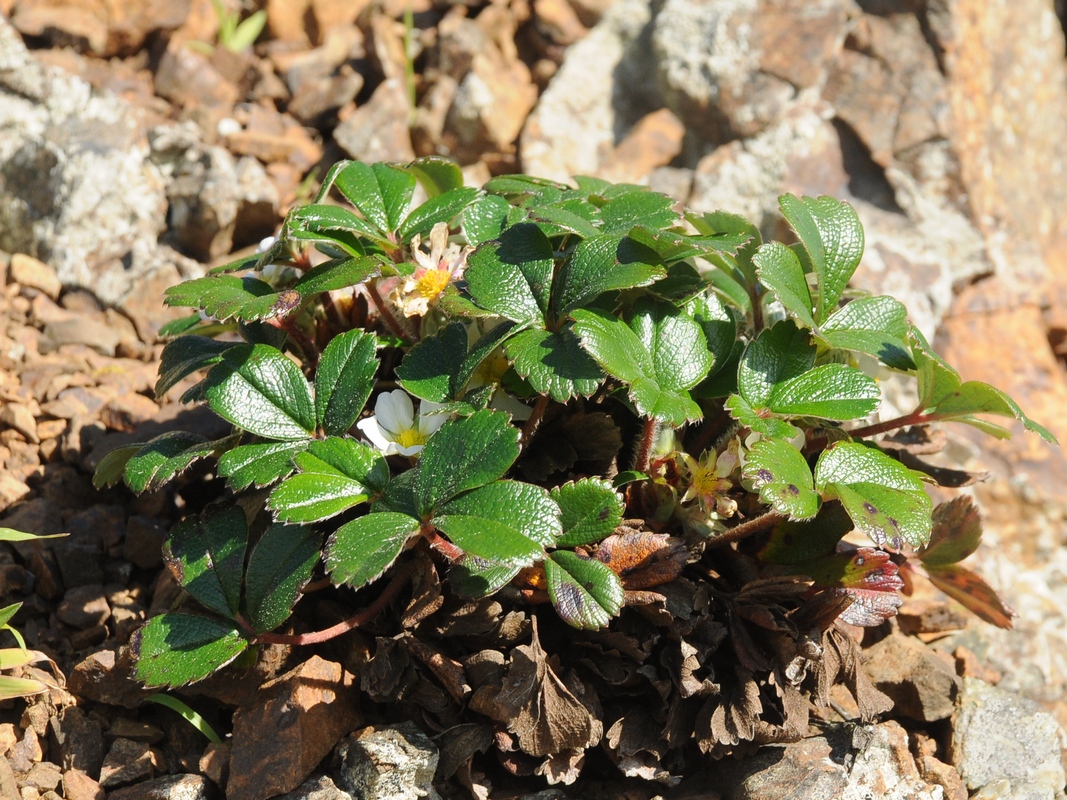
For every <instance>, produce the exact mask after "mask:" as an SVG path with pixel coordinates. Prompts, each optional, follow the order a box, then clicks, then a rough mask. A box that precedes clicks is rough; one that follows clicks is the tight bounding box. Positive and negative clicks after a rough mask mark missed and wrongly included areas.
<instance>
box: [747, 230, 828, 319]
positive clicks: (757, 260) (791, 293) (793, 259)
mask: <svg viewBox="0 0 1067 800" xmlns="http://www.w3.org/2000/svg"><path fill="white" fill-rule="evenodd" d="M752 263H753V264H755V265H756V274H757V275H758V276H759V279H760V282H761V283H762V284H763V285H764V286H766V287H767V288H768V289H770V290H771V291H772V292H773V293H774V296H775V297H777V298H778V301H779V302H780V303H781V304H782V305H783V306H785V309H786V311H788V312H789V313H790V314H792V315H793V316H794V317H796V318H797V319H798V320H800V322H801V323H803V324H804V325H806V326H807V327H808V328H814V327H815V318H814V317H813V316H812V301H811V291H810V290H809V289H808V279H807V277H806V276H805V275H804V268H803V267H802V266H801V265H800V261H799V260H798V259H797V256H796V253H794V252H793V251H792V250H791V249H789V248H788V247H786V246H785V245H784V244H782V243H781V242H767V244H765V245H763V246H762V247H761V248H760V249H759V250H758V251H757V252H756V255H755V256H753V258H752Z"/></svg>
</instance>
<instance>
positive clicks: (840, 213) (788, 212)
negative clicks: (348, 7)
mask: <svg viewBox="0 0 1067 800" xmlns="http://www.w3.org/2000/svg"><path fill="white" fill-rule="evenodd" d="M778 202H779V203H780V204H781V208H782V215H783V216H784V217H785V218H786V220H788V222H789V224H790V225H791V226H792V227H793V230H795V231H796V233H797V236H799V237H800V241H801V243H802V244H803V246H804V249H805V250H806V251H807V253H808V255H809V257H810V258H811V264H812V267H813V268H814V270H815V274H816V276H817V277H818V286H819V295H818V306H817V309H816V313H815V321H816V322H817V323H819V324H821V323H823V322H825V321H826V319H827V317H829V316H830V314H832V313H833V311H834V309H836V308H837V302H838V301H839V300H840V299H841V295H842V293H843V292H844V291H845V286H847V285H848V282H849V280H850V279H851V278H852V275H853V273H854V272H855V271H856V267H858V266H859V263H860V259H861V258H862V257H863V226H862V225H861V224H860V220H859V217H858V216H857V215H856V212H855V210H854V209H853V208H852V206H850V205H848V203H842V202H841V201H839V200H835V199H834V198H832V197H819V198H812V197H804V198H798V197H795V196H794V195H791V194H784V195H782V196H781V197H779V198H778Z"/></svg>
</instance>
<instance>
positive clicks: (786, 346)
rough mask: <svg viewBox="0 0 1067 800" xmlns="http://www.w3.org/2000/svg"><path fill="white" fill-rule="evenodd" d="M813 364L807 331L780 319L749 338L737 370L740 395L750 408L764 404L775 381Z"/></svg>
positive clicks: (789, 321) (813, 356) (799, 371)
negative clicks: (752, 337)
mask: <svg viewBox="0 0 1067 800" xmlns="http://www.w3.org/2000/svg"><path fill="white" fill-rule="evenodd" d="M814 364H815V348H814V347H813V346H812V345H811V342H810V341H809V337H808V332H807V331H806V330H804V329H802V328H798V327H797V326H796V324H795V323H794V322H793V321H792V320H782V321H781V322H779V323H777V324H776V325H774V326H773V327H771V328H767V329H766V330H764V331H763V332H762V333H760V335H759V336H758V337H756V339H755V340H753V341H751V342H749V344H748V347H746V348H745V354H744V355H743V356H742V357H741V365H740V367H739V369H738V372H737V387H738V391H739V392H740V394H741V396H742V397H743V398H744V399H745V402H747V403H748V404H749V405H750V406H752V407H753V408H757V409H758V408H766V407H767V406H768V404H769V403H770V399H771V395H772V394H773V392H774V390H775V387H776V386H778V384H781V383H785V382H786V381H788V380H790V379H792V378H796V377H798V376H800V375H803V374H804V373H806V372H807V371H808V370H810V369H811V368H812V367H813V366H814Z"/></svg>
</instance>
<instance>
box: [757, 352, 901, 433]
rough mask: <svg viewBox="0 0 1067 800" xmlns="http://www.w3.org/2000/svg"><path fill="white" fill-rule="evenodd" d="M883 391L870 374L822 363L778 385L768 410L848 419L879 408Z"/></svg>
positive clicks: (806, 415) (772, 393)
mask: <svg viewBox="0 0 1067 800" xmlns="http://www.w3.org/2000/svg"><path fill="white" fill-rule="evenodd" d="M881 399H882V391H881V389H879V388H878V383H877V382H876V381H875V380H874V378H872V377H871V376H870V375H867V374H866V373H865V372H862V371H860V370H858V369H856V368H855V367H850V366H849V365H847V364H821V365H819V366H817V367H815V368H814V369H812V370H810V371H809V372H805V373H804V374H803V375H798V376H796V377H795V378H790V379H789V380H787V381H783V382H782V383H779V384H777V385H776V386H775V387H774V389H773V390H772V391H771V396H770V397H769V398H768V399H767V408H769V409H770V410H771V411H773V412H774V413H775V414H781V415H782V416H789V417H818V418H820V419H831V420H846V419H858V418H860V417H865V416H867V415H868V414H870V413H871V412H872V411H874V410H875V409H876V408H878V404H879V403H880V402H881Z"/></svg>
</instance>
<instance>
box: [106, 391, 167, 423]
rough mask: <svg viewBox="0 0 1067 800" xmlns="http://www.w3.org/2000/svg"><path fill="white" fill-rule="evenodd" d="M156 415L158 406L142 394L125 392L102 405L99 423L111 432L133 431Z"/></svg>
mask: <svg viewBox="0 0 1067 800" xmlns="http://www.w3.org/2000/svg"><path fill="white" fill-rule="evenodd" d="M158 413H159V406H158V405H157V404H156V403H155V402H153V401H152V400H150V399H149V398H147V397H145V396H144V395H143V394H137V393H135V392H126V393H125V394H120V395H119V396H118V397H113V398H112V399H111V400H108V401H107V403H105V404H104V407H103V408H101V409H100V421H101V422H103V423H104V424H105V425H106V426H107V427H108V428H110V429H111V430H113V431H133V430H135V429H136V428H137V426H138V425H140V424H141V423H142V422H147V421H148V420H150V419H153V418H154V417H155V416H156V415H157V414H158Z"/></svg>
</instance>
